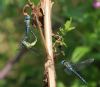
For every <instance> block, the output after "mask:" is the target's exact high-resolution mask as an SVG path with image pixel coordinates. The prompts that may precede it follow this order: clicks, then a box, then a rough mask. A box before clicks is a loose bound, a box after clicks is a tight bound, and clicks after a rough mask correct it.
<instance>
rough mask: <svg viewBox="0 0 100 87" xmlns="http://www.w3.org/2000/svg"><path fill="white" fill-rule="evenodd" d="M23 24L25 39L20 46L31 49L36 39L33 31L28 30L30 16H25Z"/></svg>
mask: <svg viewBox="0 0 100 87" xmlns="http://www.w3.org/2000/svg"><path fill="white" fill-rule="evenodd" d="M25 24H26V28H25V31H26V32H25V37H24V40H23V41H22V44H23V45H24V46H25V47H27V48H28V49H29V48H32V47H33V46H34V45H35V44H36V42H37V37H36V36H35V34H34V33H33V31H32V30H31V29H30V16H29V15H28V14H27V15H25ZM33 37H34V38H35V40H33Z"/></svg>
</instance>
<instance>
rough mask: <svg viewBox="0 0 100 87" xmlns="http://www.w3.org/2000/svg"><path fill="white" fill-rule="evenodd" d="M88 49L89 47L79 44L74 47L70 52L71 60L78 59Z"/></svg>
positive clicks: (75, 60)
mask: <svg viewBox="0 0 100 87" xmlns="http://www.w3.org/2000/svg"><path fill="white" fill-rule="evenodd" d="M89 51H90V48H89V47H86V46H79V47H77V48H75V50H74V52H73V53H72V58H71V61H73V62H77V61H79V60H80V59H81V58H82V57H83V56H84V55H86V54H87V53H88V52H89Z"/></svg>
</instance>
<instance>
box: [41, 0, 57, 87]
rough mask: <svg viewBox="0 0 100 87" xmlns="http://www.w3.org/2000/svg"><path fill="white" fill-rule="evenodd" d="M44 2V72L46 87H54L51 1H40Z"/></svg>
mask: <svg viewBox="0 0 100 87" xmlns="http://www.w3.org/2000/svg"><path fill="white" fill-rule="evenodd" d="M41 1H43V2H44V4H43V5H44V6H43V7H44V8H43V10H44V34H45V43H46V47H47V52H46V53H47V58H46V60H47V61H46V62H45V72H47V74H46V75H47V76H46V77H47V81H48V87H56V81H55V67H54V59H53V49H52V29H51V9H52V3H51V0H41Z"/></svg>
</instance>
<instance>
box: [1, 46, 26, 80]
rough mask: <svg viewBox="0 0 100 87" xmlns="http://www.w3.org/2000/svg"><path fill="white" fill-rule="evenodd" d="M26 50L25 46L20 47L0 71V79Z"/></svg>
mask: <svg viewBox="0 0 100 87" xmlns="http://www.w3.org/2000/svg"><path fill="white" fill-rule="evenodd" d="M26 52H27V49H26V48H24V47H23V48H22V49H21V50H20V51H19V52H18V53H17V54H16V55H15V57H14V58H12V59H11V60H9V61H8V63H7V64H6V65H5V67H4V68H3V69H2V70H1V71H0V79H4V78H5V77H6V76H7V75H8V73H9V71H10V70H11V69H12V68H13V66H14V65H15V64H16V63H17V62H18V61H19V60H20V59H21V58H22V56H23V55H24V54H25V53H26Z"/></svg>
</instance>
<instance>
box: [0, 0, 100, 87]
mask: <svg viewBox="0 0 100 87" xmlns="http://www.w3.org/2000/svg"><path fill="white" fill-rule="evenodd" d="M26 1H27V0H26ZM26 1H25V0H0V69H3V67H4V65H5V64H6V63H7V61H8V60H9V58H12V57H13V56H14V55H16V53H17V52H18V51H19V44H20V41H21V40H22V38H23V34H24V30H25V24H24V16H23V14H22V8H23V6H24V5H25V3H26ZM31 1H32V2H34V3H35V4H37V2H38V0H31ZM54 2H55V3H54V6H53V13H52V18H53V20H52V22H53V23H52V24H53V31H54V32H59V33H58V34H59V35H61V36H62V39H63V42H62V44H63V45H64V47H63V51H64V53H65V56H63V55H60V56H58V58H57V59H56V71H57V72H56V73H57V87H85V85H84V84H82V83H81V81H80V80H79V79H78V78H77V77H75V76H74V75H71V76H70V75H67V74H66V73H65V72H64V70H63V68H59V67H60V66H62V65H60V62H61V60H62V59H63V58H64V59H66V60H71V61H72V62H74V63H76V62H79V61H80V60H85V59H88V58H94V59H95V61H94V63H93V64H91V65H90V66H89V67H87V68H86V69H84V70H82V71H81V73H82V76H83V77H84V78H85V79H86V81H87V83H88V87H100V78H99V77H100V8H93V1H92V0H54ZM62 26H64V27H62ZM70 30H71V31H70ZM34 32H35V35H36V36H37V37H38V41H37V43H36V45H35V46H34V47H33V48H35V49H36V50H35V51H34V50H32V51H29V52H28V53H27V54H25V55H24V56H23V58H22V59H21V60H20V62H18V63H17V64H16V65H15V66H14V67H13V69H12V70H11V71H10V72H9V74H8V76H7V77H6V78H5V79H4V80H0V87H41V85H42V84H43V82H42V80H43V69H44V67H43V63H44V53H43V50H42V49H43V47H42V44H41V43H40V36H39V34H38V33H39V32H38V31H37V30H36V29H35V30H34Z"/></svg>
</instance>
